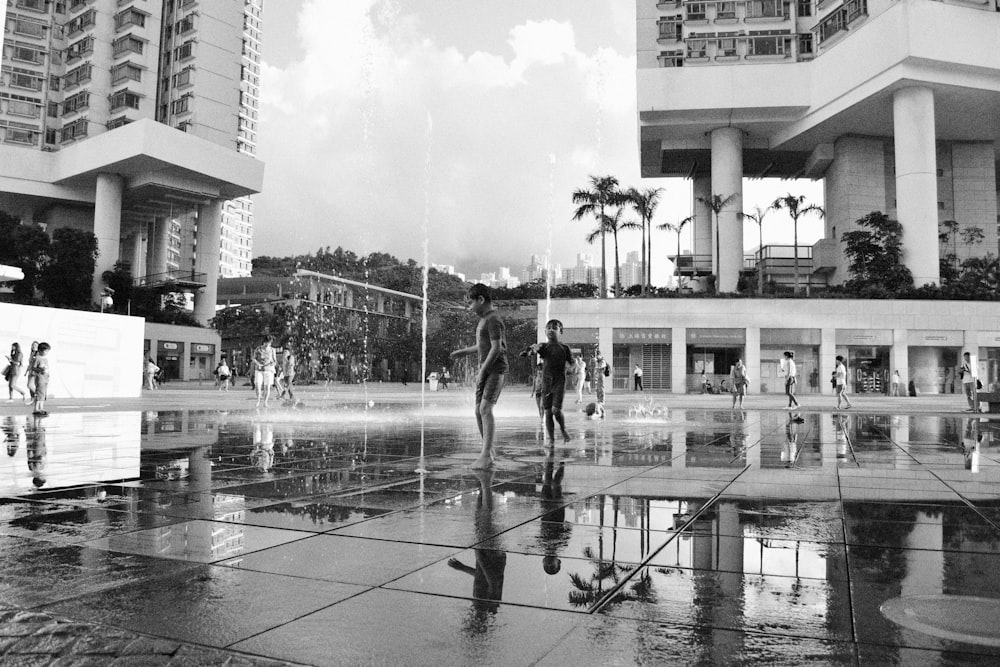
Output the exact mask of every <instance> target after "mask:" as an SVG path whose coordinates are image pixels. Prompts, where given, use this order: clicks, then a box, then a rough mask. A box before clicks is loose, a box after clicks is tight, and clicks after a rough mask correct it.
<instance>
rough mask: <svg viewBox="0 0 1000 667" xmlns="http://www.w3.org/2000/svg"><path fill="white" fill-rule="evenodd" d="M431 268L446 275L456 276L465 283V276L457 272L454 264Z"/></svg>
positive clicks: (432, 265)
mask: <svg viewBox="0 0 1000 667" xmlns="http://www.w3.org/2000/svg"><path fill="white" fill-rule="evenodd" d="M431 268H432V269H434V270H435V271H440V272H441V273H446V274H448V275H449V276H455V277H456V278H458V279H459V280H461V281H462V282H465V274H464V273H458V272H456V271H455V267H454V265H452V264H431Z"/></svg>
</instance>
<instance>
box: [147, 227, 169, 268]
mask: <svg viewBox="0 0 1000 667" xmlns="http://www.w3.org/2000/svg"><path fill="white" fill-rule="evenodd" d="M149 244H150V246H151V248H150V249H149V251H148V252H147V253H146V275H153V274H158V273H166V271H167V257H168V255H169V249H170V220H169V219H167V218H164V217H156V218H154V219H153V222H152V223H151V224H150V230H149Z"/></svg>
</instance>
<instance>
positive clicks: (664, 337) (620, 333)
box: [614, 329, 673, 345]
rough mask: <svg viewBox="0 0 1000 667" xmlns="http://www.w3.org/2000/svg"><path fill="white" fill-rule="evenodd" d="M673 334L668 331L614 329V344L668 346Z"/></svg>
mask: <svg viewBox="0 0 1000 667" xmlns="http://www.w3.org/2000/svg"><path fill="white" fill-rule="evenodd" d="M672 336H673V333H672V331H671V330H670V329H615V332H614V341H615V342H616V343H622V344H625V345H627V344H629V343H653V344H657V343H658V344H661V345H669V344H670V341H671V337H672Z"/></svg>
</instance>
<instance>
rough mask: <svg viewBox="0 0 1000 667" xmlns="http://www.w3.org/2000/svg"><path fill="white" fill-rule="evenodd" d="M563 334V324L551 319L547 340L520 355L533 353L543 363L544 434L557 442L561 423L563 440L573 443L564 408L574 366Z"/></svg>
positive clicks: (529, 347) (546, 331) (546, 325)
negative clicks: (568, 375) (557, 431)
mask: <svg viewBox="0 0 1000 667" xmlns="http://www.w3.org/2000/svg"><path fill="white" fill-rule="evenodd" d="M562 332H563V325H562V322H560V321H559V320H549V321H548V322H547V323H546V324H545V337H546V338H547V339H548V340H547V341H546V342H544V343H535V344H534V345H529V346H528V347H527V348H526V349H525V350H524V351H523V352H522V353H521V356H528V354H530V353H532V352H534V353H535V354H537V355H538V356H539V358H540V359H541V360H542V408H543V409H544V410H545V432H546V434H547V435H548V438H549V442H554V441H555V422H559V430H560V431H562V436H563V441H565V442H569V441H570V437H569V433H567V432H566V420H565V418H564V417H563V411H562V406H563V398H565V396H566V373H567V371H568V369H570V368H572V367H573V352H572V351H571V350H570V349H569V346H568V345H566V344H565V343H560V342H559V336H560V335H561V334H562Z"/></svg>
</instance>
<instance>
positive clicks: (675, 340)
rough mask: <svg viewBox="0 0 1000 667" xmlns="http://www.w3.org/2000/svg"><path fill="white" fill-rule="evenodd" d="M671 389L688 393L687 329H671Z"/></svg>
mask: <svg viewBox="0 0 1000 667" xmlns="http://www.w3.org/2000/svg"><path fill="white" fill-rule="evenodd" d="M670 391H671V392H672V393H674V394H686V393H687V329H685V328H684V327H671V329H670Z"/></svg>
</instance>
